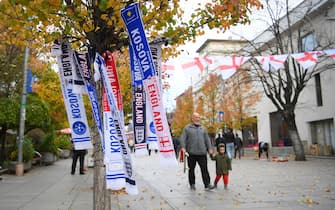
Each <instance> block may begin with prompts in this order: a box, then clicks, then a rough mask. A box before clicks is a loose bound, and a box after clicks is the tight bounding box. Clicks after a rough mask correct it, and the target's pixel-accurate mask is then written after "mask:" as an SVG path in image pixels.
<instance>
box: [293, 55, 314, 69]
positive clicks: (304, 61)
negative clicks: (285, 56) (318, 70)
mask: <svg viewBox="0 0 335 210" xmlns="http://www.w3.org/2000/svg"><path fill="white" fill-rule="evenodd" d="M318 54H320V52H319V51H312V52H304V53H297V54H292V55H291V56H292V57H293V58H294V59H295V60H296V61H297V62H298V63H299V64H300V65H301V66H302V67H303V69H308V68H310V67H313V66H315V65H316V63H317V62H318Z"/></svg>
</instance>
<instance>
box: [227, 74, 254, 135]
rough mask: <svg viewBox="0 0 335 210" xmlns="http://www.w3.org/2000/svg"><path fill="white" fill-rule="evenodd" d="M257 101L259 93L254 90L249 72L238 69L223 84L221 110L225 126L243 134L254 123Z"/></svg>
mask: <svg viewBox="0 0 335 210" xmlns="http://www.w3.org/2000/svg"><path fill="white" fill-rule="evenodd" d="M259 99H260V93H259V91H256V89H255V88H254V83H253V81H252V79H251V77H250V74H249V72H248V71H246V70H243V69H240V70H239V71H238V72H236V73H235V74H234V75H233V76H232V77H230V78H229V79H228V80H226V81H225V82H224V91H223V103H222V109H223V111H224V122H225V125H226V126H227V127H229V128H233V129H237V130H240V131H242V133H243V130H244V129H245V128H246V127H248V126H250V125H252V124H254V123H256V119H255V118H253V117H252V116H253V115H254V114H255V113H254V111H255V110H254V108H255V107H254V106H255V105H256V103H257V102H258V101H259Z"/></svg>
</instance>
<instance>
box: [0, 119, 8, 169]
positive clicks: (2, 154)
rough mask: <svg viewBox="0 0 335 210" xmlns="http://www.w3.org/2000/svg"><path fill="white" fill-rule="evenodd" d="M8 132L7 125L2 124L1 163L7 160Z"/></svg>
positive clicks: (0, 136)
mask: <svg viewBox="0 0 335 210" xmlns="http://www.w3.org/2000/svg"><path fill="white" fill-rule="evenodd" d="M6 132H7V126H6V125H2V126H1V131H0V140H1V157H0V165H2V163H3V162H4V161H5V152H6V151H5V150H6Z"/></svg>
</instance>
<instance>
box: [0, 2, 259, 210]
mask: <svg viewBox="0 0 335 210" xmlns="http://www.w3.org/2000/svg"><path fill="white" fill-rule="evenodd" d="M134 2H135V1H132V0H130V1H118V0H99V1H78V0H65V1H59V0H49V1H45V0H35V1H25V0H17V1H8V0H5V1H1V2H0V9H1V16H2V17H3V16H7V18H9V17H10V18H11V21H10V24H11V25H12V26H13V28H14V30H17V31H20V32H21V33H22V34H24V35H25V39H20V41H21V42H23V43H25V40H31V44H34V43H38V42H40V43H42V44H43V47H40V48H39V49H41V51H42V49H45V46H46V44H47V43H49V44H51V40H52V39H55V38H58V39H62V40H64V39H67V40H69V41H70V42H71V43H72V46H73V48H74V49H76V50H78V49H80V48H84V49H85V47H89V48H90V49H92V50H93V51H95V52H99V53H100V54H102V53H103V52H105V51H107V50H109V51H111V52H115V51H118V50H123V48H124V47H125V46H128V44H129V40H128V35H127V33H126V29H125V26H124V25H123V22H122V19H121V16H120V9H122V8H124V7H126V6H128V5H130V4H131V3H134ZM140 4H141V12H142V14H143V22H144V24H145V28H146V31H147V36H148V39H149V40H152V39H155V38H157V37H167V38H170V39H171V44H172V45H171V47H170V48H167V49H165V51H164V52H165V53H171V54H176V51H175V49H176V47H177V46H178V45H180V44H184V43H185V41H189V40H194V39H195V37H196V36H197V35H201V34H203V29H204V27H206V26H208V27H209V28H219V29H221V30H222V31H224V30H226V29H227V28H229V26H230V25H233V24H236V23H243V24H245V23H248V22H249V19H248V14H249V12H250V8H251V7H253V6H256V7H258V8H259V7H261V4H260V2H259V1H258V0H249V1H224V0H215V1H214V0H213V1H212V2H209V3H206V4H205V5H203V6H199V8H198V9H196V10H195V11H194V13H193V14H191V15H190V16H189V17H185V14H184V12H183V9H182V8H181V5H180V2H179V0H172V1H170V0H164V1H158V0H153V1H140ZM158 13H159V15H158ZM180 19H182V20H186V21H180ZM27 27H31V28H30V30H27ZM29 32H31V33H29ZM32 38H34V39H32ZM25 44H26V43H25ZM40 46H41V45H40ZM86 49H87V48H86ZM97 87H101V84H100V85H97ZM96 136H97V135H96ZM95 154H96V156H95V159H96V160H95V163H96V168H95V169H96V170H95V171H96V174H95V182H94V183H95V185H94V187H95V188H94V192H95V193H94V202H95V203H94V209H105V208H106V206H105V204H106V200H105V197H104V196H101V194H100V195H99V196H98V195H97V194H96V193H97V192H98V191H99V192H100V191H101V190H102V189H103V188H104V185H103V182H102V181H103V180H104V179H103V177H102V178H101V177H99V176H102V174H103V159H102V156H101V155H100V156H99V155H98V154H102V153H101V145H100V143H99V141H98V140H97V141H96V142H95ZM98 171H99V172H98ZM96 179H99V180H96ZM107 208H108V207H107Z"/></svg>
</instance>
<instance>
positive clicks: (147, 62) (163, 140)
mask: <svg viewBox="0 0 335 210" xmlns="http://www.w3.org/2000/svg"><path fill="white" fill-rule="evenodd" d="M121 17H122V19H123V21H124V23H125V25H126V27H127V30H128V34H129V40H130V43H131V46H132V47H133V50H134V54H135V56H136V58H137V60H138V62H139V64H140V67H141V71H142V74H143V84H144V88H145V92H146V96H147V98H148V101H149V102H150V105H151V111H152V114H153V115H152V116H153V119H154V124H155V128H156V133H157V137H158V141H159V151H160V156H161V162H162V163H164V164H170V165H177V160H176V156H175V153H174V148H173V143H172V138H171V134H170V129H169V125H168V122H167V117H166V113H165V109H164V106H163V100H162V97H161V88H160V86H159V81H158V79H157V76H156V75H155V68H154V64H153V61H152V56H151V52H150V49H149V44H148V42H147V39H146V36H145V32H144V27H143V22H142V19H141V13H140V10H139V3H133V4H131V5H129V6H127V7H126V8H123V9H122V10H121Z"/></svg>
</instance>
